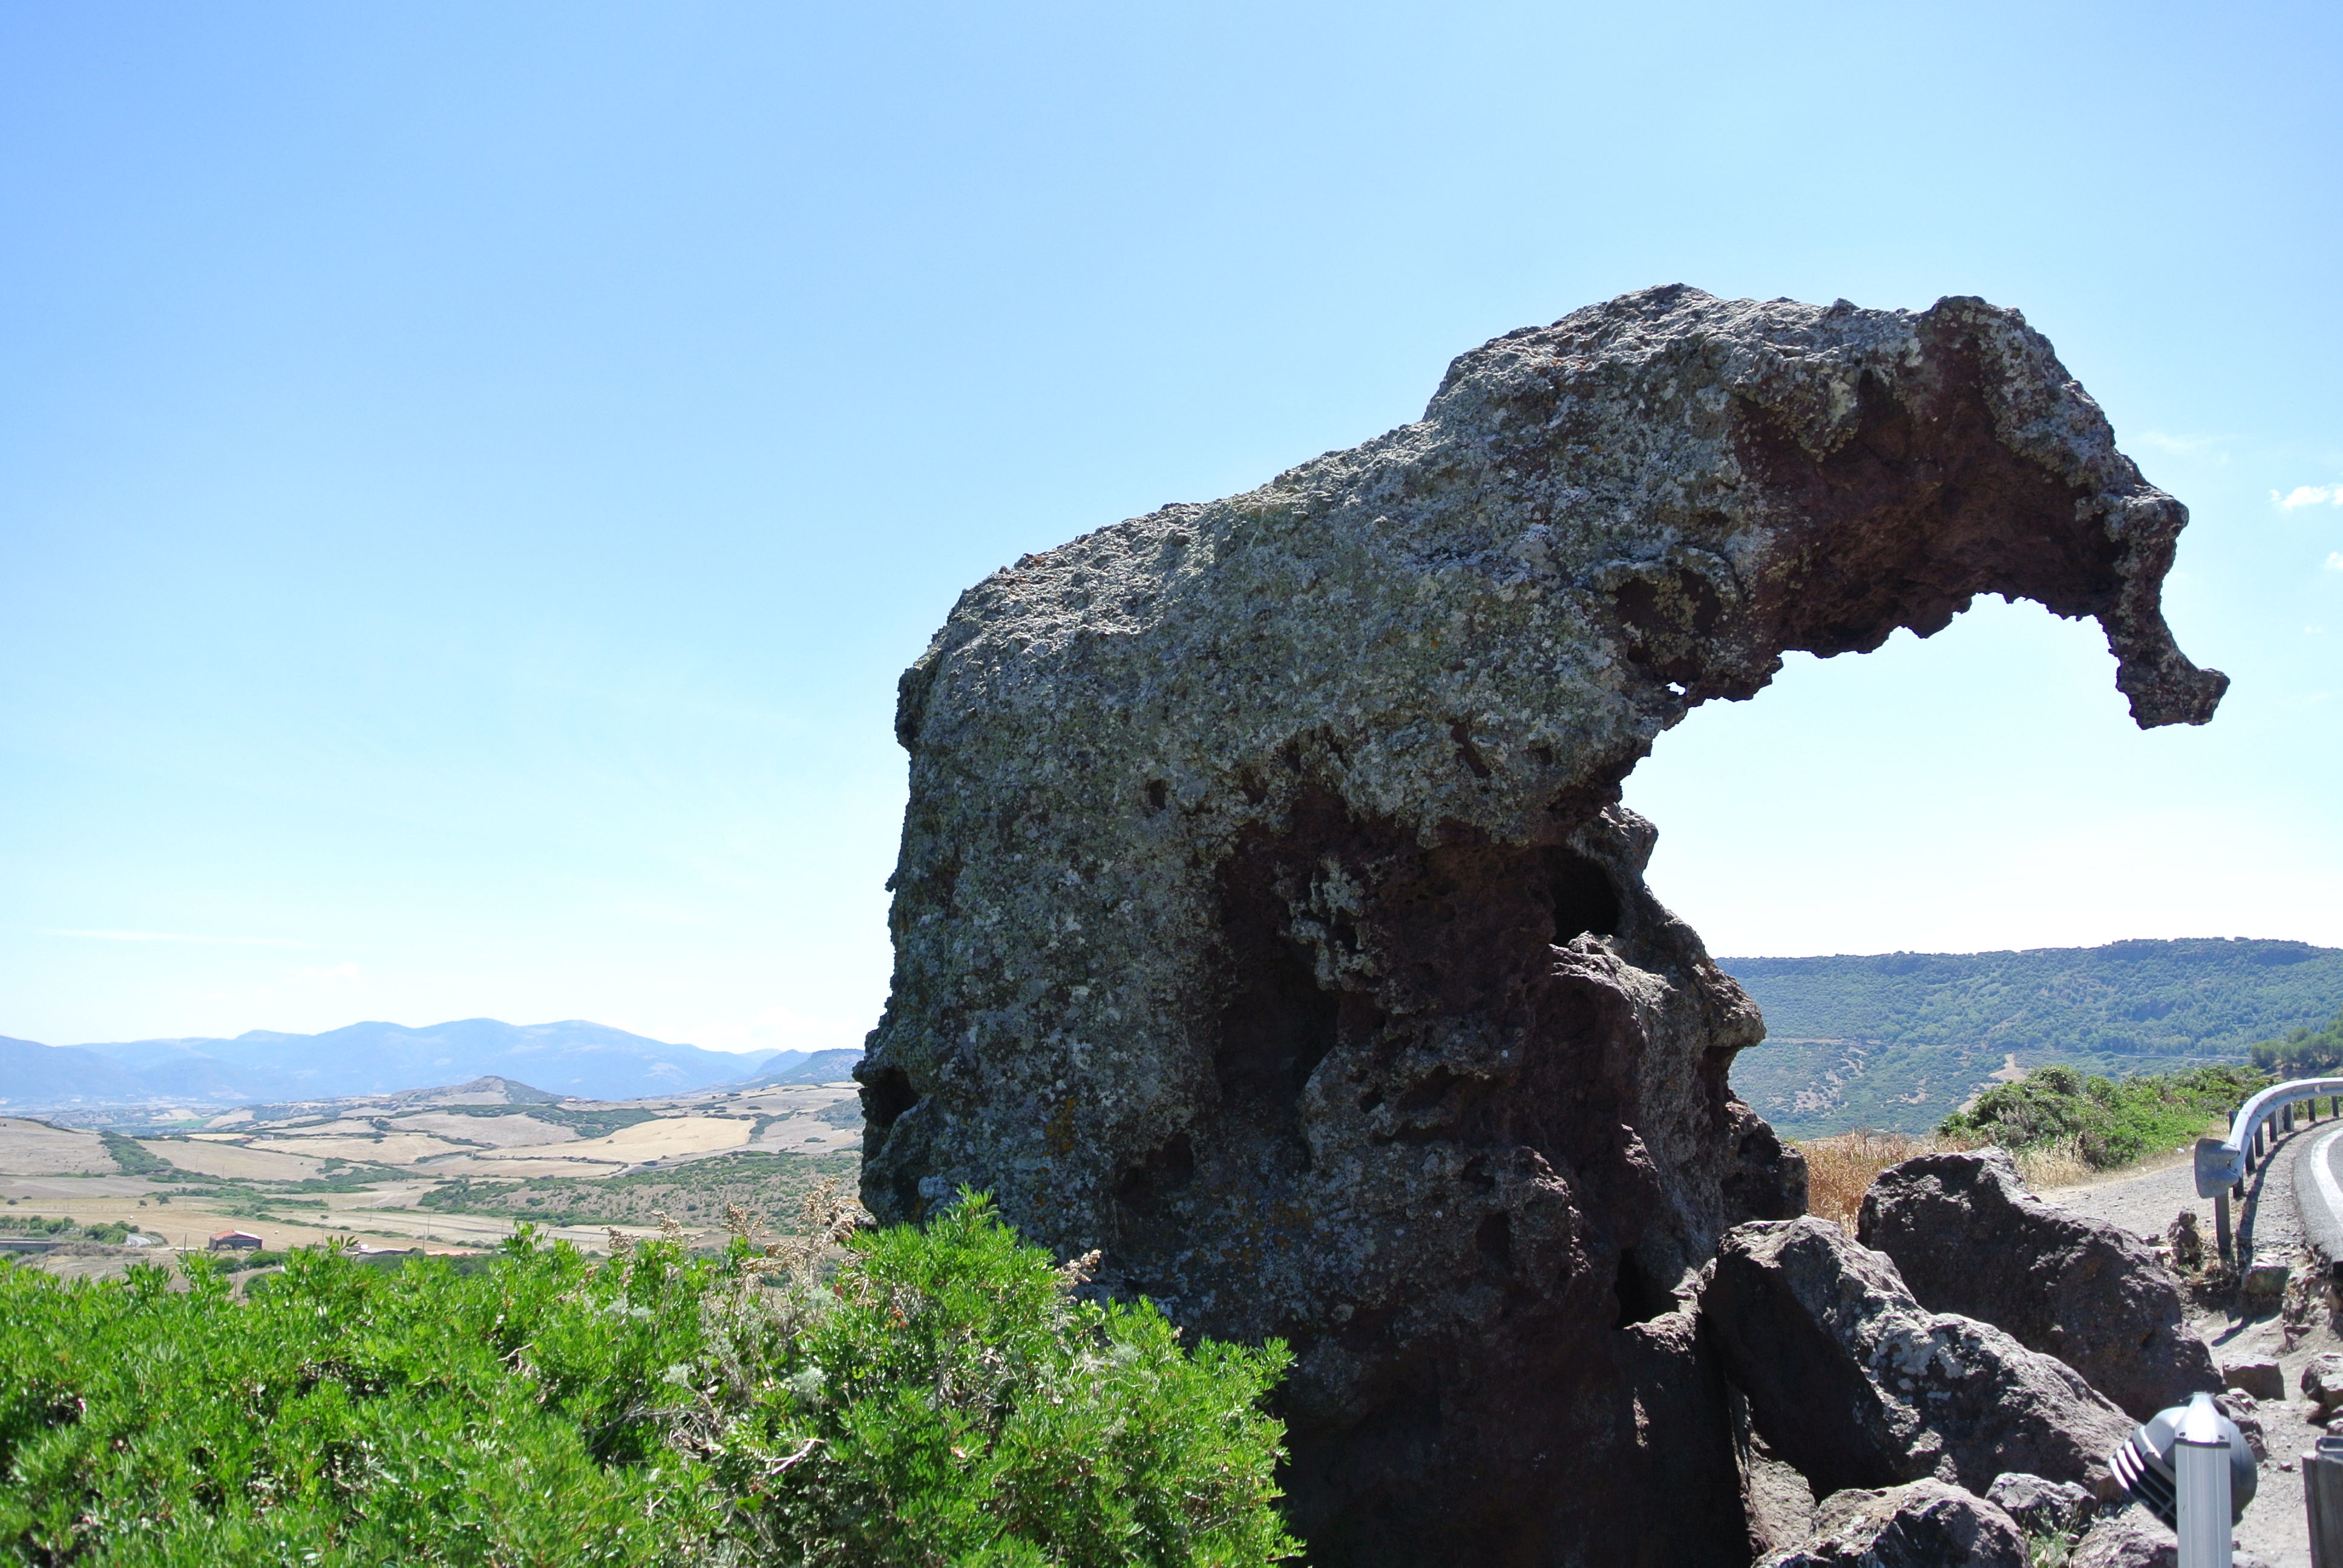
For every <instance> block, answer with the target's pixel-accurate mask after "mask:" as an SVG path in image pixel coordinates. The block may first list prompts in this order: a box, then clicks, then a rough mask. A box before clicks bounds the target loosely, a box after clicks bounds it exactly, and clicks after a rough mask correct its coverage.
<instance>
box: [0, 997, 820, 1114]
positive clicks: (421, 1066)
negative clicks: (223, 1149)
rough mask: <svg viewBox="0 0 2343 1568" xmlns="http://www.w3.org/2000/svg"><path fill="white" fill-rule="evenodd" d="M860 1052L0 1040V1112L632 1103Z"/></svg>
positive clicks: (470, 1035)
mask: <svg viewBox="0 0 2343 1568" xmlns="http://www.w3.org/2000/svg"><path fill="white" fill-rule="evenodd" d="M860 1055H861V1053H860V1051H811V1052H808V1051H801V1050H759V1051H749V1052H746V1053H735V1052H732V1051H726V1050H702V1049H700V1048H699V1047H698V1046H695V1045H671V1044H669V1043H668V1042H667V1041H665V1040H649V1039H646V1038H644V1037H643V1036H641V1035H639V1034H628V1032H627V1031H626V1030H621V1029H612V1028H610V1027H608V1025H606V1024H598V1023H587V1022H583V1021H581V1020H569V1021H567V1022H563V1023H540V1024H527V1025H520V1024H509V1023H500V1022H498V1020H495V1019H492V1018H471V1019H463V1020H458V1021H457V1022H453V1023H442V1024H434V1025H431V1026H430V1027H428V1028H425V1029H407V1028H405V1027H403V1026H401V1025H399V1024H395V1023H354V1024H351V1025H350V1026H349V1027H348V1028H347V1029H337V1030H328V1031H327V1032H326V1033H324V1034H278V1033H276V1032H274V1031H272V1030H252V1031H251V1032H249V1033H246V1034H240V1035H238V1036H236V1038H235V1039H234V1040H215V1039H208V1038H191V1039H182V1040H123V1041H117V1042H112V1043H107V1044H99V1045H66V1046H51V1045H40V1044H35V1042H33V1041H31V1040H9V1039H6V1038H5V1037H0V1108H5V1110H6V1111H11V1112H15V1111H47V1110H64V1109H65V1108H68V1107H76V1106H77V1107H82V1108H91V1107H98V1106H109V1105H153V1104H157V1103H161V1102H176V1103H179V1104H185V1105H188V1106H231V1105H249V1104H257V1103H261V1102H264V1101H297V1100H322V1099H328V1098H332V1097H335V1096H338V1095H351V1094H387V1093H394V1092H397V1091H401V1090H411V1089H434V1088H438V1087H442V1086H445V1085H450V1084H460V1083H464V1082H467V1081H470V1080H472V1079H476V1078H490V1077H493V1078H507V1079H512V1080H514V1081H518V1082H521V1083H527V1084H530V1085H534V1086H535V1087H537V1088H538V1089H541V1090H544V1091H548V1092H550V1093H553V1094H558V1095H564V1096H575V1097H578V1098H581V1099H588V1100H636V1099H640V1098H642V1097H643V1096H645V1095H654V1094H676V1093H683V1092H688V1091H692V1090H698V1089H707V1088H709V1087H711V1086H713V1085H716V1084H719V1083H734V1082H739V1081H742V1080H745V1079H749V1078H759V1077H761V1078H763V1079H764V1080H765V1081H781V1080H779V1079H778V1078H777V1077H776V1076H775V1075H777V1074H785V1073H789V1072H791V1071H792V1070H799V1069H807V1068H809V1067H810V1068H811V1070H814V1071H815V1072H816V1073H817V1075H818V1076H816V1077H815V1078H812V1079H810V1080H807V1079H799V1080H794V1081H812V1082H820V1081H827V1080H828V1079H834V1078H843V1077H846V1076H847V1075H848V1074H849V1073H850V1071H851V1070H852V1067H853V1063H854V1061H855V1060H858V1059H859V1058H860Z"/></svg>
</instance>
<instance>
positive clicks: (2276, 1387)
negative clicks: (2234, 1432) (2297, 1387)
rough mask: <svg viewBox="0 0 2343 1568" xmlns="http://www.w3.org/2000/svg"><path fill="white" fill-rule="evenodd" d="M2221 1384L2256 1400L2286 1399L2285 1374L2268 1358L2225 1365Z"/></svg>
mask: <svg viewBox="0 0 2343 1568" xmlns="http://www.w3.org/2000/svg"><path fill="white" fill-rule="evenodd" d="M2221 1382H2223V1383H2225V1384H2226V1385H2227V1386H2228V1387H2230V1388H2233V1389H2236V1390H2237V1391H2238V1392H2241V1393H2249V1394H2251V1395H2253V1396H2254V1398H2256V1399H2258V1400H2264V1399H2284V1398H2285V1397H2286V1373H2285V1372H2283V1371H2282V1370H2280V1369H2279V1367H2278V1362H2276V1361H2275V1360H2274V1359H2272V1358H2271V1357H2268V1356H2253V1357H2249V1358H2247V1360H2244V1361H2234V1362H2227V1363H2225V1364H2224V1365H2223V1366H2222V1368H2221ZM2171 1403H2174V1404H2178V1403H2180V1401H2178V1400H2177V1399H2176V1400H2173V1401H2171Z"/></svg>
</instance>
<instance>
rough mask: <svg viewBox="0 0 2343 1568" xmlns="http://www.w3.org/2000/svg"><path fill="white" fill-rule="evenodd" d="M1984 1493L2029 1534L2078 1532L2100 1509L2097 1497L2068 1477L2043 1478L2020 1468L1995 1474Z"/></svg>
mask: <svg viewBox="0 0 2343 1568" xmlns="http://www.w3.org/2000/svg"><path fill="white" fill-rule="evenodd" d="M1985 1497H1986V1502H1988V1503H1992V1504H1993V1505H1994V1506H1995V1507H1996V1508H1998V1509H2000V1510H2001V1511H2002V1512H2003V1513H2006V1514H2008V1515H2009V1516H2010V1517H2011V1518H2012V1519H2015V1520H2016V1521H2017V1527H2018V1528H2019V1529H2020V1530H2023V1531H2025V1532H2026V1534H2028V1535H2058V1536H2071V1535H2080V1534H2081V1533H2083V1528H2084V1526H2086V1525H2087V1524H2089V1523H2090V1522H2091V1515H2093V1514H2094V1513H2097V1512H2098V1509H2099V1500H2098V1499H2097V1498H2096V1497H2094V1496H2092V1495H2091V1494H2090V1493H2087V1492H2086V1491H2084V1490H2083V1489H2082V1488H2081V1487H2079V1486H2077V1485H2076V1484H2075V1483H2073V1482H2071V1481H2045V1480H2043V1479H2042V1478H2041V1477H2040V1476H2038V1475H2027V1474H2026V1473H2024V1472H2022V1471H2011V1472H2009V1473H2006V1474H2003V1475H1996V1476H1995V1477H1994V1478H1993V1485H1992V1486H1991V1487H1990V1488H1989V1489H1987V1491H1986V1494H1985Z"/></svg>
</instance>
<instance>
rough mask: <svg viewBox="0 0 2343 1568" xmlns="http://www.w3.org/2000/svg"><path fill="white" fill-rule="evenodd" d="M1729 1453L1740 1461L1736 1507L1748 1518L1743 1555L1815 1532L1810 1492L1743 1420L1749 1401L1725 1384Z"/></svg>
mask: <svg viewBox="0 0 2343 1568" xmlns="http://www.w3.org/2000/svg"><path fill="white" fill-rule="evenodd" d="M1725 1397H1726V1399H1727V1401H1728V1402H1730V1404H1731V1407H1732V1414H1733V1447H1734V1454H1735V1459H1736V1460H1738V1462H1740V1466H1741V1512H1742V1513H1743V1515H1744V1516H1745V1518H1746V1519H1747V1520H1748V1522H1749V1555H1750V1556H1751V1557H1763V1556H1765V1554H1766V1553H1768V1552H1780V1551H1785V1550H1786V1549H1788V1548H1790V1547H1793V1546H1797V1545H1801V1544H1803V1543H1805V1540H1806V1539H1807V1537H1809V1536H1811V1535H1812V1534H1814V1533H1815V1491H1814V1488H1813V1487H1811V1486H1809V1485H1807V1484H1806V1478H1805V1476H1803V1475H1800V1474H1799V1473H1797V1470H1796V1468H1795V1467H1794V1466H1793V1465H1791V1464H1789V1463H1788V1462H1785V1460H1784V1459H1783V1458H1782V1456H1781V1455H1780V1454H1777V1453H1775V1452H1774V1450H1773V1448H1772V1447H1771V1446H1770V1445H1769V1444H1767V1442H1765V1439H1764V1438H1762V1437H1760V1436H1758V1435H1757V1431H1756V1429H1755V1427H1753V1426H1752V1425H1750V1423H1749V1402H1748V1401H1747V1400H1746V1399H1745V1398H1744V1397H1742V1394H1741V1391H1740V1390H1738V1389H1735V1388H1732V1387H1730V1386H1729V1385H1728V1387H1727V1388H1726V1390H1725Z"/></svg>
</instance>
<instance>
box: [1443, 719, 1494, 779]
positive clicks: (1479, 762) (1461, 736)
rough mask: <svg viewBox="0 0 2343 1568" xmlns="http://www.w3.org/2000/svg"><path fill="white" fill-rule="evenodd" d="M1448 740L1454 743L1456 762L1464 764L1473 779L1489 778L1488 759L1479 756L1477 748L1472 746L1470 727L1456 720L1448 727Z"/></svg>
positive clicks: (1461, 720) (1479, 752)
mask: <svg viewBox="0 0 2343 1568" xmlns="http://www.w3.org/2000/svg"><path fill="white" fill-rule="evenodd" d="M1448 739H1451V740H1453V741H1454V742H1456V760H1457V761H1459V762H1462V763H1463V764H1464V766H1465V767H1466V768H1467V769H1470V770H1471V772H1472V774H1473V778H1475V779H1486V778H1487V777H1488V776H1489V759H1487V758H1485V757H1483V756H1482V755H1481V749H1480V748H1479V747H1477V746H1475V745H1473V730H1472V727H1471V726H1470V725H1468V724H1466V723H1465V722H1464V721H1463V719H1458V720H1457V721H1456V722H1455V723H1453V724H1452V725H1450V726H1449V727H1448Z"/></svg>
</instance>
